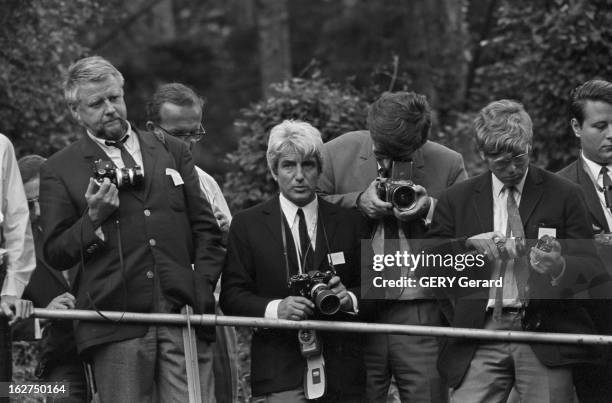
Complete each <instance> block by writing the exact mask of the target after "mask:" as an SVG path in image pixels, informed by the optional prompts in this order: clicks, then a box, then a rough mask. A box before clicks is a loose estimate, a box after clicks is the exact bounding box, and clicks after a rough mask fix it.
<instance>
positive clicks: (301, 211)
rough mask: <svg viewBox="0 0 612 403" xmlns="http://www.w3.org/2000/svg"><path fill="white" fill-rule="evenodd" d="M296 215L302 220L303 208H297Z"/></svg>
mask: <svg viewBox="0 0 612 403" xmlns="http://www.w3.org/2000/svg"><path fill="white" fill-rule="evenodd" d="M297 215H298V217H300V220H303V219H304V210H302V209H301V208H299V209H298V211H297Z"/></svg>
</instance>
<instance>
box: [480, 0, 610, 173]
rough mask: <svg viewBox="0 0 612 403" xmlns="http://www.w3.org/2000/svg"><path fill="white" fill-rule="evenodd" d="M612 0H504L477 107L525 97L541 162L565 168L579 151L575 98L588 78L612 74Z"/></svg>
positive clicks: (487, 51)
mask: <svg viewBox="0 0 612 403" xmlns="http://www.w3.org/2000/svg"><path fill="white" fill-rule="evenodd" d="M610 6H612V1H610V0H593V1H587V0H547V1H541V2H532V1H528V0H519V1H514V0H513V1H511V0H504V1H501V4H500V7H499V9H498V10H497V14H498V15H497V21H498V24H497V27H496V28H495V30H494V32H493V35H492V37H491V38H490V39H489V40H488V41H486V42H485V49H484V54H483V63H484V64H483V66H482V67H481V68H480V69H479V71H478V73H477V77H476V83H475V87H474V88H473V89H472V98H471V100H472V105H473V109H474V110H477V109H479V108H481V107H482V106H484V104H485V103H487V102H489V101H492V100H494V99H499V98H514V99H518V100H520V101H521V102H523V103H524V105H525V107H526V109H527V111H528V112H529V114H530V115H531V118H532V119H533V124H534V140H535V145H534V148H535V150H534V151H535V156H536V158H537V162H538V163H540V164H542V165H544V166H547V167H548V168H550V169H553V170H555V169H558V168H560V167H563V166H564V165H565V164H567V163H568V160H569V159H571V158H572V157H573V156H575V155H576V154H577V142H576V141H575V139H574V136H573V135H572V134H571V132H570V131H569V125H568V117H567V100H568V97H569V92H570V91H571V90H572V89H573V88H574V87H576V86H577V85H579V84H580V83H582V82H584V81H586V80H589V79H592V78H596V77H600V78H604V79H608V80H610V78H611V76H612V53H611V52H610V43H612V13H610V12H608V10H609V9H610Z"/></svg>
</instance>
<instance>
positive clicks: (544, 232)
mask: <svg viewBox="0 0 612 403" xmlns="http://www.w3.org/2000/svg"><path fill="white" fill-rule="evenodd" d="M544 235H548V236H551V237H553V238H556V237H557V229H556V228H546V227H540V228H538V239H540V238H542V237H543V236H544Z"/></svg>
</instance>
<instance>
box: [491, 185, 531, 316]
mask: <svg viewBox="0 0 612 403" xmlns="http://www.w3.org/2000/svg"><path fill="white" fill-rule="evenodd" d="M502 191H504V192H507V193H508V197H507V201H506V212H507V213H508V222H507V224H506V238H509V237H510V236H512V237H514V238H517V239H516V240H515V241H516V243H518V242H519V239H518V238H520V241H522V242H523V241H524V239H525V230H524V228H523V222H522V221H521V214H520V212H519V209H518V206H517V204H516V199H515V198H514V195H515V193H518V189H517V188H516V187H514V186H504V189H503V190H502ZM517 247H518V246H517ZM508 262H509V261H508V260H503V261H502V262H501V268H500V273H499V275H500V276H501V277H502V279H503V278H504V276H505V274H506V268H507V266H508ZM514 276H515V278H516V288H517V291H518V297H519V300H521V301H524V299H525V294H526V292H525V288H526V286H527V280H528V276H529V271H528V268H527V265H526V261H525V258H524V257H518V258H515V259H514ZM502 307H503V283H502V287H499V288H497V289H496V291H495V306H494V308H493V318H494V319H495V320H498V321H499V319H500V318H501V313H502Z"/></svg>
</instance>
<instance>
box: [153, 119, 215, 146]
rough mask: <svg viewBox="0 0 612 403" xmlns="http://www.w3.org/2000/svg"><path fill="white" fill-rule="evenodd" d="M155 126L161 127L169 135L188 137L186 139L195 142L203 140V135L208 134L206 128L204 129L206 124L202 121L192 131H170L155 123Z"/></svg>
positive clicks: (181, 137)
mask: <svg viewBox="0 0 612 403" xmlns="http://www.w3.org/2000/svg"><path fill="white" fill-rule="evenodd" d="M155 126H157V127H159V128H160V129H161V130H162V131H163V132H164V133H166V134H167V135H168V136H172V137H178V138H180V139H186V140H190V141H194V142H196V141H200V140H202V137H204V136H205V135H206V130H205V129H204V126H203V125H202V123H200V126H198V128H197V129H195V130H192V131H173V132H170V131H168V130H166V129H164V128H163V127H162V126H161V125H158V124H155Z"/></svg>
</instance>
